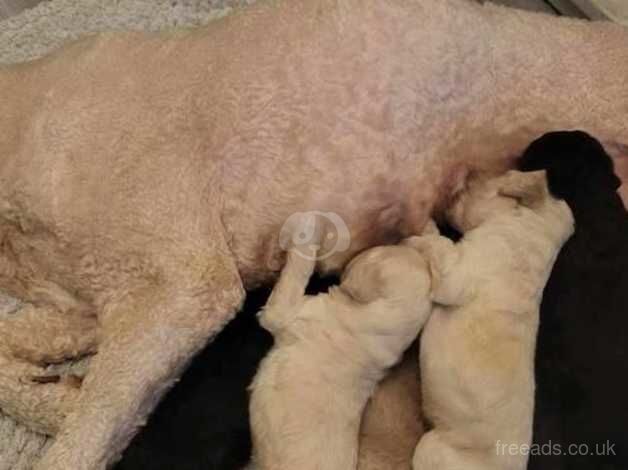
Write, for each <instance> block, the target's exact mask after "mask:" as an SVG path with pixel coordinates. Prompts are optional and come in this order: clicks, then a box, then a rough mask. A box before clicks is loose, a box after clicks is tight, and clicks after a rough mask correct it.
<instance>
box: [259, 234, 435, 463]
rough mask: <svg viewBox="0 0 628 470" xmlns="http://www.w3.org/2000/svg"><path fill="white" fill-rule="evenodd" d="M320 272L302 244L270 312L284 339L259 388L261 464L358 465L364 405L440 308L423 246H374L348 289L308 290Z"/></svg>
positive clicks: (349, 274)
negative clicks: (436, 307)
mask: <svg viewBox="0 0 628 470" xmlns="http://www.w3.org/2000/svg"><path fill="white" fill-rule="evenodd" d="M313 269H314V259H312V258H309V257H307V258H306V257H304V256H303V255H302V254H301V253H299V252H298V251H297V250H296V249H292V250H291V251H290V252H289V254H288V261H287V263H286V267H285V268H284V270H283V271H282V273H281V277H280V278H279V281H278V284H277V286H276V287H275V288H274V290H273V293H272V294H271V298H270V300H269V302H268V304H267V305H266V307H265V309H264V311H263V312H262V313H261V316H260V322H261V324H262V325H263V326H264V327H265V328H266V329H268V330H269V331H271V332H272V334H273V336H274V338H275V345H274V347H273V349H272V350H271V352H270V353H269V354H268V356H267V357H266V358H265V359H264V360H263V361H262V363H261V365H260V368H259V370H258V373H257V375H256V377H255V380H254V381H253V384H252V385H251V428H252V431H253V450H254V459H253V460H254V462H255V463H256V467H257V469H258V470H291V469H295V468H299V469H303V470H321V469H329V470H335V469H341V468H342V469H355V468H357V464H358V436H359V431H360V422H361V419H362V413H363V411H364V407H365V405H366V403H367V401H368V399H369V397H370V396H371V395H372V394H373V391H374V389H375V387H376V385H377V383H378V382H379V381H380V380H381V379H382V378H383V377H384V374H385V373H386V372H387V371H388V369H389V368H391V367H392V366H393V365H395V364H396V363H397V362H398V361H399V360H400V358H401V356H402V354H403V352H404V350H405V349H407V348H408V346H410V344H411V343H412V341H413V340H414V339H415V338H416V337H417V335H418V333H419V331H420V329H421V327H422V326H423V324H424V322H425V320H426V319H427V316H428V315H429V313H430V311H431V307H432V304H431V301H430V295H429V294H430V276H429V271H428V267H427V263H426V262H425V261H424V260H423V258H422V257H421V256H420V255H419V254H418V253H417V251H416V250H414V249H413V248H410V247H407V246H389V247H378V248H373V249H371V250H368V251H366V252H364V253H362V254H361V255H359V256H358V257H356V258H355V259H354V260H353V261H352V262H351V263H350V264H349V266H348V267H347V269H346V270H345V272H344V273H343V276H342V280H341V283H340V286H339V287H337V288H332V289H331V290H330V291H329V293H328V294H320V295H317V296H314V297H309V296H304V295H303V294H304V292H305V286H306V284H307V282H308V279H309V277H310V275H311V273H312V271H313Z"/></svg>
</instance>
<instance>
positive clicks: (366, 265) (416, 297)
mask: <svg viewBox="0 0 628 470" xmlns="http://www.w3.org/2000/svg"><path fill="white" fill-rule="evenodd" d="M340 288H341V289H342V290H343V291H344V292H346V293H347V294H349V296H350V297H352V298H353V299H355V300H356V301H358V302H361V303H369V302H373V301H376V300H380V299H390V300H400V301H402V302H403V301H409V302H411V303H412V302H415V301H416V302H419V301H422V300H424V299H427V298H428V297H429V294H430V276H429V269H428V265H427V262H426V261H425V260H424V259H423V257H422V256H421V255H420V254H419V253H418V252H417V251H416V250H415V249H413V248H411V247H407V246H379V247H376V248H372V249H370V250H367V251H365V252H363V253H361V254H359V255H358V256H356V257H355V258H354V259H353V260H352V261H351V262H350V263H349V265H348V266H347V268H346V269H345V270H344V272H343V274H342V278H341V283H340Z"/></svg>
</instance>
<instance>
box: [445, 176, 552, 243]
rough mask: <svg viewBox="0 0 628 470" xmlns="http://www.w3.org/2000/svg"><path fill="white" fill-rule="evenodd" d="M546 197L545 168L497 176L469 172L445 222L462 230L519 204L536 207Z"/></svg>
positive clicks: (512, 208) (470, 228) (472, 227)
mask: <svg viewBox="0 0 628 470" xmlns="http://www.w3.org/2000/svg"><path fill="white" fill-rule="evenodd" d="M547 197H548V191H547V180H546V175H545V172H544V171H538V172H533V173H522V172H519V171H508V172H506V173H505V174H503V175H501V176H498V177H491V176H490V175H487V174H472V175H470V176H469V179H468V181H467V185H466V187H465V188H464V190H462V191H461V192H460V193H459V194H458V195H457V196H456V197H455V198H454V201H453V203H452V205H451V206H450V207H449V208H448V209H447V211H446V218H447V221H448V222H449V223H450V224H451V225H452V226H453V227H454V228H455V229H456V230H459V231H461V232H463V233H464V232H466V231H468V230H472V229H474V228H476V227H478V226H479V225H481V224H483V223H484V222H486V221H487V220H489V219H490V218H492V217H494V216H496V215H499V214H502V213H504V212H508V211H515V210H516V209H517V208H518V207H520V206H525V207H535V206H537V205H540V204H541V203H542V202H543V201H544V200H546V199H547Z"/></svg>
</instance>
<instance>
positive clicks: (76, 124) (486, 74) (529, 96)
mask: <svg viewBox="0 0 628 470" xmlns="http://www.w3.org/2000/svg"><path fill="white" fill-rule="evenodd" d="M532 41H534V43H535V44H536V45H537V47H536V48H534V49H530V47H529V45H530V43H531V42H532ZM627 45H628V32H627V31H626V30H625V29H623V28H621V27H618V26H614V25H611V24H589V23H585V22H577V21H564V20H557V19H552V18H549V17H544V16H539V15H534V14H529V13H523V12H514V11H510V10H507V9H502V8H494V7H482V6H480V5H477V4H475V3H473V2H467V1H465V0H425V1H421V2H419V1H414V0H400V1H376V0H366V1H357V0H340V1H335V0H312V1H309V0H308V1H306V0H295V1H291V2H260V3H259V4H257V5H255V6H253V7H251V8H249V9H246V10H243V11H241V12H237V13H236V14H234V15H231V16H230V17H227V18H224V19H221V20H219V21H216V22H214V23H212V24H211V25H209V26H207V27H206V28H201V29H197V30H189V31H176V32H170V33H162V34H145V33H113V34H103V35H97V36H93V37H90V38H87V39H84V40H82V41H79V42H76V43H73V44H71V45H69V46H67V47H65V48H63V49H61V50H59V51H57V52H55V53H54V54H52V55H50V56H48V57H45V58H43V59H41V60H37V61H34V62H31V63H27V64H21V65H15V66H11V67H3V68H0V103H2V112H1V113H0V238H1V240H2V243H1V244H0V288H2V289H3V290H5V291H7V292H8V293H10V294H12V295H14V296H16V297H18V298H20V299H21V300H23V301H25V302H27V303H29V308H30V309H32V311H31V314H29V315H28V316H27V317H26V318H25V319H24V320H22V321H19V322H14V321H11V320H10V321H8V322H6V323H4V322H3V323H2V324H0V335H1V336H2V341H0V344H2V346H0V349H1V351H0V353H1V356H2V359H0V362H1V367H0V370H1V373H0V407H1V408H2V410H3V411H5V412H7V413H9V414H11V415H12V416H14V417H15V418H17V419H18V420H20V421H21V422H23V423H25V424H27V425H29V426H30V427H31V428H33V429H37V430H39V431H42V432H45V433H48V434H52V435H56V440H55V443H54V445H53V446H52V447H51V448H50V449H49V451H48V452H47V455H46V456H45V457H44V459H43V460H42V461H41V462H40V463H39V464H38V468H37V470H67V469H73V470H99V469H102V468H106V467H107V465H108V464H110V463H111V462H112V461H114V460H116V459H117V458H118V457H119V455H120V453H121V452H122V450H123V449H124V448H125V446H126V445H127V443H128V442H129V440H130V439H131V437H132V436H133V435H134V434H135V432H136V431H137V429H138V428H139V427H140V426H142V425H143V423H144V422H145V420H146V417H147V416H148V414H149V413H150V411H151V410H152V409H153V408H154V406H155V404H156V403H157V402H158V400H159V399H160V398H161V396H162V395H163V394H164V392H165V391H166V390H167V389H168V388H169V387H170V386H171V385H172V384H173V382H174V381H175V380H176V378H177V377H178V376H179V375H180V374H181V372H182V371H183V370H184V368H185V367H186V365H187V364H188V362H189V361H190V359H191V358H192V357H193V356H194V355H195V354H196V353H197V352H198V351H200V350H201V349H202V348H203V346H205V344H206V343H207V341H208V340H209V339H210V338H212V337H213V336H214V335H215V334H216V333H217V332H218V331H219V330H220V329H221V328H222V327H223V325H224V324H225V323H226V322H227V321H229V320H230V319H231V318H232V317H233V315H234V314H235V312H236V311H237V310H238V308H239V307H240V305H241V303H242V301H243V298H244V295H245V294H244V288H245V287H246V288H248V287H252V286H255V285H257V284H259V283H262V282H266V281H271V280H273V279H275V278H276V276H277V274H278V272H279V271H280V268H281V266H282V264H283V262H284V259H285V254H284V252H283V250H282V249H281V247H280V245H279V244H278V242H277V241H278V233H279V232H280V228H281V226H282V224H283V223H284V221H285V220H286V219H287V218H289V217H290V216H291V215H292V214H293V213H295V212H299V211H309V210H317V211H325V212H333V213H335V214H336V215H338V217H340V219H341V220H342V221H343V223H344V224H345V225H346V227H347V233H349V235H350V245H349V247H348V249H346V250H342V251H338V252H336V253H334V254H333V255H332V256H329V257H326V258H325V260H324V262H321V263H319V266H318V269H320V270H322V271H333V270H339V269H341V268H342V267H343V266H344V265H345V264H346V262H347V261H348V260H349V259H351V257H353V256H354V255H355V254H356V253H358V252H360V251H362V250H364V249H366V248H368V247H370V246H374V245H378V244H385V243H393V242H396V241H397V240H399V239H400V238H401V237H404V236H409V235H412V234H417V233H420V231H421V229H422V227H423V225H424V223H425V221H426V220H427V218H428V217H429V215H430V213H431V212H433V211H438V209H439V207H441V206H443V205H444V204H445V203H446V199H447V197H448V196H449V194H450V193H451V191H452V189H453V188H456V187H457V186H458V185H459V181H460V180H461V179H462V178H463V177H464V175H465V173H466V172H467V171H468V169H469V168H476V167H482V168H484V167H490V168H498V167H500V168H501V167H504V166H506V165H508V164H511V163H512V161H511V158H512V157H514V156H515V155H518V154H519V153H520V152H521V151H522V150H523V148H524V146H525V145H526V144H527V143H528V142H529V141H530V140H531V139H532V138H533V137H535V136H536V135H538V134H540V133H541V132H545V131H546V130H547V129H548V128H572V127H576V126H578V127H584V128H586V129H588V130H590V131H591V132H595V133H597V134H598V135H600V136H601V138H602V139H603V140H604V141H605V143H606V142H609V143H612V144H613V145H614V147H613V148H614V149H617V150H618V154H621V153H622V149H623V148H624V147H622V146H621V144H622V143H624V144H625V143H626V142H628V129H627V124H626V119H625V116H626V111H627V109H628V88H627V87H626V83H625V77H626V76H627V75H628V73H627V72H628V65H626V61H625V60H624V59H625V50H626V47H627ZM583 50H585V51H589V52H590V54H588V55H587V60H586V62H583V60H582V57H581V52H580V51H583ZM524 72H525V73H524ZM470 77H472V79H470ZM615 144H616V145H615ZM470 155H471V156H476V157H469V156H470ZM334 229H335V227H332V226H329V227H327V231H328V232H332V236H333V231H334ZM334 246H335V245H334V243H333V240H331V239H330V242H329V246H325V247H323V250H324V251H333V250H334ZM14 319H15V318H14ZM14 319H13V320H14ZM59 328H61V329H62V331H63V339H62V340H61V341H56V338H57V337H58V336H59ZM30 332H36V336H37V337H38V338H39V339H32V340H31V337H33V336H34V335H32V334H31V333H30ZM23 339H28V342H27V343H26V344H24V342H23V341H22V340H23ZM18 345H19V347H18ZM95 352H97V354H96V355H95V357H94V358H93V360H92V361H91V366H90V371H89V373H88V375H87V376H86V378H85V380H84V381H83V384H82V386H81V387H80V389H79V388H77V387H76V386H74V385H73V384H69V383H65V382H63V381H61V382H59V383H47V384H41V383H34V382H32V381H30V380H29V379H28V378H29V377H33V376H38V375H41V374H42V371H43V369H42V367H41V366H42V365H45V364H48V363H49V362H56V361H60V360H64V359H66V358H70V357H75V356H80V355H84V354H94V353H95ZM25 377H26V379H25ZM44 403H45V405H44Z"/></svg>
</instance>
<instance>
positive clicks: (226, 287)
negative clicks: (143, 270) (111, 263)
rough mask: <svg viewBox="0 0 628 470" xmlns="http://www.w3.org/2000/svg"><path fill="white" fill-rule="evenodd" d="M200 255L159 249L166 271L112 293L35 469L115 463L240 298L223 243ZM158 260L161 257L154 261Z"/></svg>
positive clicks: (96, 469)
mask: <svg viewBox="0 0 628 470" xmlns="http://www.w3.org/2000/svg"><path fill="white" fill-rule="evenodd" d="M218 243H219V246H216V245H214V246H210V247H206V248H204V249H202V252H200V253H199V252H198V250H194V251H193V252H191V253H189V252H186V250H185V247H183V246H180V245H177V246H172V247H169V249H168V251H167V252H166V251H165V250H163V251H162V252H161V256H162V257H166V256H168V262H166V263H164V265H166V266H167V271H164V272H163V275H162V276H160V277H159V278H151V279H146V280H145V282H144V284H143V285H138V286H136V287H135V288H134V289H132V290H130V291H128V292H116V293H112V296H111V298H110V300H109V301H108V303H107V304H105V306H104V309H103V311H102V314H101V324H102V334H103V339H102V342H101V344H100V346H99V350H98V354H96V355H95V356H94V357H93V359H92V362H91V364H90V370H89V372H88V374H87V376H86V377H85V380H84V381H83V385H82V387H81V390H80V395H79V398H78V401H77V403H76V406H75V408H74V411H73V412H71V413H70V414H69V415H68V418H67V419H66V421H65V422H64V425H63V427H62V430H61V432H60V433H59V434H58V435H57V438H56V440H55V443H54V444H53V445H52V446H51V448H50V449H49V450H48V452H47V453H46V455H45V456H44V458H43V459H42V460H41V461H40V462H38V464H37V466H36V467H35V468H37V469H39V470H68V469H72V470H100V469H105V468H107V466H108V465H109V464H110V463H111V462H112V461H114V460H115V459H117V458H118V457H119V456H120V454H121V452H122V451H123V450H124V448H125V447H126V445H127V444H128V442H129V441H130V439H131V438H132V436H133V435H134V434H135V432H136V431H137V429H138V428H139V427H140V426H141V425H143V424H144V423H145V422H146V419H147V417H148V414H149V413H150V412H151V411H152V409H153V408H154V406H155V405H156V404H157V402H158V401H159V399H160V398H161V396H162V395H163V394H164V393H165V391H166V390H168V388H169V387H170V386H172V384H173V383H174V381H175V380H176V379H177V378H178V376H179V375H180V374H181V373H182V371H183V369H184V368H185V366H186V365H187V363H188V361H189V360H190V359H191V358H192V357H193V356H194V354H196V353H197V352H198V351H199V350H201V349H202V348H203V347H204V346H205V345H206V344H207V341H208V340H209V339H211V338H212V336H213V335H215V334H216V333H217V332H218V331H219V330H220V329H221V328H222V327H223V326H224V324H225V323H226V322H227V321H229V320H230V319H231V318H232V317H233V315H234V314H235V313H236V311H237V310H238V309H239V307H240V305H241V302H242V300H243V299H244V289H243V286H242V282H241V280H240V276H239V274H238V271H237V268H236V265H235V262H234V260H233V258H231V255H230V252H229V250H228V247H227V245H226V242H225V241H224V240H220V241H218ZM162 259H163V258H162Z"/></svg>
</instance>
